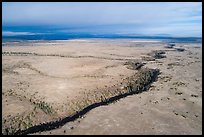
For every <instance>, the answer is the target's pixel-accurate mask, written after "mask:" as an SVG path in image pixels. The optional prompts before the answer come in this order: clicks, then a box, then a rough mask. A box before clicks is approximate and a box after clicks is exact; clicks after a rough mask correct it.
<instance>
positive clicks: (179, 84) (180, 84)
mask: <svg viewBox="0 0 204 137" xmlns="http://www.w3.org/2000/svg"><path fill="white" fill-rule="evenodd" d="M173 85H176V86H182V85H186V83H183V82H174V83H173Z"/></svg>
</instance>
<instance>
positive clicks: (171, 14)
mask: <svg viewBox="0 0 204 137" xmlns="http://www.w3.org/2000/svg"><path fill="white" fill-rule="evenodd" d="M2 26H3V27H4V26H16V27H18V26H21V27H22V26H41V27H42V26H45V27H50V28H58V29H57V31H61V32H76V33H80V32H88V33H93V34H95V33H104V34H111V33H113V34H125V35H149V36H151V35H168V36H176V37H202V3H201V2H16V3H15V2H3V3H2ZM18 31H19V30H18ZM15 34H16V35H18V34H21V35H23V34H25V35H26V34H27V35H29V34H30V35H33V33H32V32H27V31H26V32H24V31H19V32H14V31H12V30H9V31H4V30H3V35H15Z"/></svg>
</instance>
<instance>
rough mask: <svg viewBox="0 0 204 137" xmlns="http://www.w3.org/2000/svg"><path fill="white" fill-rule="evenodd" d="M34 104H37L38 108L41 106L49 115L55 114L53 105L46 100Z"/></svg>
mask: <svg viewBox="0 0 204 137" xmlns="http://www.w3.org/2000/svg"><path fill="white" fill-rule="evenodd" d="M33 104H34V105H36V106H37V107H38V108H40V109H41V110H42V111H43V112H45V113H46V114H49V115H52V114H54V110H53V108H52V106H50V105H49V104H48V103H46V102H44V101H40V102H34V103H33Z"/></svg>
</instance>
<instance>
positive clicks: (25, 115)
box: [2, 39, 202, 134]
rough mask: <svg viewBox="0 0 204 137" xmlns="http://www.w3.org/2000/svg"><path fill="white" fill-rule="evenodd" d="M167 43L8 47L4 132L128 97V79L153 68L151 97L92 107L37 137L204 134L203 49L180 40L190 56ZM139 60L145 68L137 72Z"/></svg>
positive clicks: (130, 41) (30, 43)
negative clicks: (155, 76)
mask: <svg viewBox="0 0 204 137" xmlns="http://www.w3.org/2000/svg"><path fill="white" fill-rule="evenodd" d="M166 45H167V43H164V42H160V41H150V40H147V41H144V40H134V39H120V40H111V39H81V40H66V41H27V42H24V43H12V46H11V45H6V46H3V47H2V107H3V108H2V109H3V110H2V120H3V121H2V128H3V133H4V134H14V133H16V132H18V131H21V130H24V129H29V128H31V129H32V127H34V126H36V125H40V124H43V123H47V122H51V121H60V120H61V119H63V118H66V117H68V116H71V115H73V114H75V113H76V112H79V111H81V110H83V109H84V108H85V107H87V106H89V105H91V104H94V103H98V102H100V101H101V100H102V101H103V100H106V99H108V98H110V97H114V96H115V95H120V94H123V93H125V92H126V91H124V87H125V86H124V85H126V84H127V81H128V80H129V79H131V78H132V79H131V80H134V78H135V77H136V76H137V75H135V74H137V73H140V72H141V71H143V70H145V68H149V69H159V70H160V74H159V75H158V79H157V80H156V81H155V82H153V83H152V85H151V86H150V88H148V89H147V90H146V92H142V93H139V94H134V95H129V96H127V97H125V98H121V99H119V100H118V101H116V102H113V103H110V104H108V105H103V106H99V107H96V108H94V109H91V110H90V111H88V112H87V113H86V114H85V115H83V116H82V117H80V118H78V119H76V120H75V121H71V122H68V123H65V124H64V125H62V126H60V127H58V128H57V129H53V130H48V131H44V132H36V133H35V132H31V133H30V134H202V47H201V44H190V43H176V46H175V47H180V48H183V49H185V50H184V51H178V50H177V49H176V48H165V46H166ZM154 52H159V53H161V52H164V53H161V54H162V56H160V54H155V53H154ZM154 55H158V56H159V58H157V56H154ZM131 61H132V62H133V63H130V62H131ZM135 62H136V63H138V62H139V63H141V64H142V66H139V67H138V66H136V68H135V66H134V65H135ZM132 64H133V65H132ZM140 67H141V68H140ZM140 70H141V71H140ZM144 72H145V71H144ZM147 72H148V73H149V71H147ZM145 74H146V73H145ZM136 78H137V77H136ZM148 84H150V83H148ZM145 85H146V84H145ZM133 88H134V86H133ZM36 131H39V130H36ZM27 133H28V134H29V132H27Z"/></svg>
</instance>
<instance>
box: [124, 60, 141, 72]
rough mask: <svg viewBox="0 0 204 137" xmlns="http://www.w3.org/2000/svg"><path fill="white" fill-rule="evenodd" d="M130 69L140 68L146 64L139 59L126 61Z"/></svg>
mask: <svg viewBox="0 0 204 137" xmlns="http://www.w3.org/2000/svg"><path fill="white" fill-rule="evenodd" d="M124 65H126V67H127V68H128V69H132V70H139V69H140V68H141V67H142V66H144V63H142V62H140V61H138V60H131V61H127V62H125V63H124Z"/></svg>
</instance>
